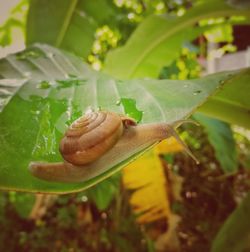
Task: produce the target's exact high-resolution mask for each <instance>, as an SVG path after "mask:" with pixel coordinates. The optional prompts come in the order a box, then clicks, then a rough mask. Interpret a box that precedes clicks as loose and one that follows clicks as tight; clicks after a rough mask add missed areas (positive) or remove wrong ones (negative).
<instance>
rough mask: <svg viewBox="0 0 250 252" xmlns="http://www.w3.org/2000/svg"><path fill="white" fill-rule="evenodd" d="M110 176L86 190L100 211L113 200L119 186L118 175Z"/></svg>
mask: <svg viewBox="0 0 250 252" xmlns="http://www.w3.org/2000/svg"><path fill="white" fill-rule="evenodd" d="M119 175H120V174H118V176H112V177H110V178H108V179H106V180H104V181H102V182H101V183H99V184H98V186H94V187H92V188H90V189H88V190H87V195H88V196H89V197H90V198H91V199H92V200H93V201H94V202H95V205H96V206H97V208H98V209H99V210H100V211H103V210H105V209H107V207H108V206H109V204H110V203H111V201H112V200H113V198H114V196H115V194H116V193H117V190H118V188H119V178H120V176H119Z"/></svg>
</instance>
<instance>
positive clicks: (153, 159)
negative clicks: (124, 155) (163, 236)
mask: <svg viewBox="0 0 250 252" xmlns="http://www.w3.org/2000/svg"><path fill="white" fill-rule="evenodd" d="M180 150H182V146H181V145H180V144H179V143H178V142H177V141H176V140H175V139H174V138H173V137H171V138H169V139H167V140H164V141H162V142H161V143H160V144H158V145H157V146H156V147H154V148H153V149H151V150H149V151H148V152H146V153H145V154H144V155H143V156H142V157H140V158H139V159H137V160H136V161H134V162H133V163H131V164H129V165H128V166H126V167H125V168H124V169H123V183H124V186H125V188H127V189H131V190H134V192H133V193H132V195H131V197H130V204H131V206H132V208H133V210H134V213H135V214H137V215H138V217H137V221H138V222H139V223H148V222H152V221H156V220H158V219H161V218H168V217H170V215H171V211H170V203H169V198H168V189H169V188H168V181H167V179H166V176H165V173H164V168H163V166H162V163H161V160H160V158H159V155H160V154H164V153H170V152H176V151H180Z"/></svg>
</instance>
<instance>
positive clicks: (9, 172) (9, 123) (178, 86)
mask: <svg viewBox="0 0 250 252" xmlns="http://www.w3.org/2000/svg"><path fill="white" fill-rule="evenodd" d="M249 72H250V69H247V70H244V71H235V72H230V73H227V72H226V73H218V74H215V75H211V76H207V77H205V78H202V79H196V80H188V81H174V80H151V79H143V80H142V79H141V80H140V79H138V80H129V81H121V80H116V79H113V78H111V77H109V76H107V75H105V74H102V73H99V72H95V71H94V70H91V69H90V68H89V67H88V66H87V64H85V63H83V62H82V61H81V60H80V59H79V58H76V57H74V56H72V55H71V54H67V53H65V52H62V51H60V50H58V49H56V48H53V47H50V46H47V45H36V46H34V47H31V48H29V49H27V50H25V51H23V52H21V53H18V54H16V55H10V56H8V57H7V58H5V59H2V60H1V61H0V74H1V76H2V77H3V78H5V79H3V80H1V81H0V104H1V109H2V112H1V113H0V128H1V134H0V138H1V145H0V160H1V164H0V187H1V188H2V189H13V190H25V191H32V192H57V193H66V192H73V191H79V190H82V189H84V188H87V187H90V186H91V185H93V184H96V183H97V182H99V181H101V180H103V179H104V178H106V177H108V176H110V175H112V174H113V173H114V172H116V171H118V170H119V169H120V168H121V167H122V166H124V165H126V164H127V163H128V162H129V161H132V160H133V158H135V156H133V157H130V158H129V159H128V160H124V161H123V162H122V163H119V164H117V165H116V166H114V167H110V169H108V170H106V171H104V172H103V173H102V174H100V175H99V176H97V177H95V178H92V179H90V180H87V181H84V182H82V183H69V184H66V183H51V182H46V181H42V180H40V179H37V178H35V177H33V176H32V175H31V174H30V173H29V171H28V165H29V163H30V162H31V161H35V160H45V161H49V162H54V161H59V160H62V159H61V157H60V155H59V152H58V143H59V140H60V138H61V137H62V134H63V133H64V131H65V129H66V127H67V125H68V124H69V123H70V122H72V120H74V119H76V118H77V117H79V116H80V115H81V114H82V113H84V112H85V111H86V109H88V108H89V107H91V108H92V109H95V110H96V109H98V108H102V109H105V110H110V111H114V112H117V113H124V107H123V106H125V105H124V104H126V103H124V102H120V101H121V99H122V98H123V99H125V98H126V101H127V99H131V100H134V101H136V106H137V108H138V110H140V111H143V117H142V120H141V123H151V122H163V121H164V122H168V123H171V122H173V121H176V120H178V119H182V118H184V117H187V116H188V115H190V114H191V113H192V112H193V111H194V110H195V109H197V107H198V106H200V105H201V104H202V103H203V102H205V101H206V100H207V98H208V97H209V96H211V95H213V94H214V93H215V92H216V91H219V87H221V88H223V90H226V89H227V86H230V85H231V84H233V80H234V79H237V80H239V79H240V78H242V79H243V80H244V81H245V86H246V88H245V89H244V92H246V91H247V88H248V91H249V88H250V86H249V85H247V84H248V83H249V80H250V74H249ZM236 77H238V78H236ZM219 94H220V92H218V94H217V95H216V96H218V95H219ZM123 101H124V100H123ZM246 120H248V122H249V117H247V119H246ZM248 125H250V124H248Z"/></svg>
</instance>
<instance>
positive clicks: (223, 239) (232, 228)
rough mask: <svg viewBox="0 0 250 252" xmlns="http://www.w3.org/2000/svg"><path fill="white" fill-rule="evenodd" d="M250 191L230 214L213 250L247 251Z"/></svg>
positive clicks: (249, 228)
mask: <svg viewBox="0 0 250 252" xmlns="http://www.w3.org/2000/svg"><path fill="white" fill-rule="evenodd" d="M249 217H250V193H249V194H248V195H247V197H246V198H245V199H244V200H243V202H242V203H241V204H240V206H239V207H238V208H237V209H236V210H235V211H234V212H233V213H232V214H231V215H230V216H229V218H228V219H227V220H226V222H225V224H224V225H223V226H222V228H221V229H220V231H219V233H218V234H217V236H216V238H215V240H214V242H213V245H212V250H211V251H212V252H222V251H223V252H224V251H230V252H244V251H245V252H247V251H249V249H250V247H249V235H250V225H249Z"/></svg>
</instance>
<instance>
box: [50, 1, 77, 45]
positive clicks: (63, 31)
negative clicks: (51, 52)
mask: <svg viewBox="0 0 250 252" xmlns="http://www.w3.org/2000/svg"><path fill="white" fill-rule="evenodd" d="M77 3H78V0H71V1H70V6H69V9H68V12H67V14H66V16H65V18H64V22H63V24H62V26H61V30H60V32H59V34H58V37H57V39H56V43H55V46H56V47H60V46H61V44H62V41H63V38H64V36H65V34H66V32H67V30H68V27H69V24H70V21H71V18H72V15H73V13H74V10H75V7H76V5H77Z"/></svg>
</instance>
